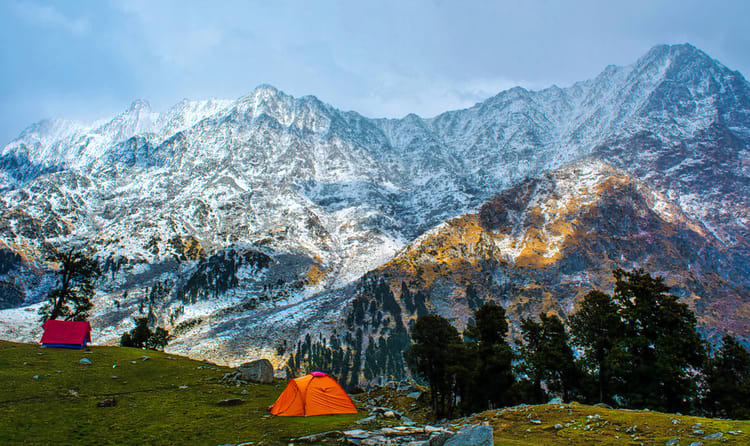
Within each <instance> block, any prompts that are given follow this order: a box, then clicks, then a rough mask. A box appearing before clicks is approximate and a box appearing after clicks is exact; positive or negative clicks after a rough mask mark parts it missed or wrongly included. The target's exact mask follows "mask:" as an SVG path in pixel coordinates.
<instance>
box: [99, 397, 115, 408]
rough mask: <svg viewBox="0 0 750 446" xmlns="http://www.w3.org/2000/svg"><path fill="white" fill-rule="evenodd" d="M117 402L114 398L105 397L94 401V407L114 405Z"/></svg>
mask: <svg viewBox="0 0 750 446" xmlns="http://www.w3.org/2000/svg"><path fill="white" fill-rule="evenodd" d="M116 404H117V402H116V401H115V399H114V398H107V399H105V400H101V401H99V402H98V403H96V407H114V406H115V405H116Z"/></svg>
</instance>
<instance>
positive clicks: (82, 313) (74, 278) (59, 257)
mask: <svg viewBox="0 0 750 446" xmlns="http://www.w3.org/2000/svg"><path fill="white" fill-rule="evenodd" d="M47 261H49V262H51V263H56V264H57V265H58V270H57V273H58V282H57V287H55V288H53V289H52V290H50V292H49V294H48V295H47V299H48V302H47V303H45V304H44V305H43V306H42V307H41V308H40V309H39V315H40V316H41V320H42V321H46V320H48V319H58V318H65V319H67V320H75V321H80V320H85V319H86V318H88V314H89V311H91V308H92V307H93V304H92V303H91V298H92V297H93V296H94V285H95V284H96V281H97V280H98V279H99V277H100V276H101V274H102V273H101V270H100V269H99V263H98V262H97V261H96V260H94V259H92V258H91V257H90V256H89V255H88V254H87V253H85V252H83V251H81V250H77V249H75V248H71V249H69V250H67V251H57V252H55V253H54V254H52V255H50V256H49V257H48V258H47ZM71 305H72V308H71Z"/></svg>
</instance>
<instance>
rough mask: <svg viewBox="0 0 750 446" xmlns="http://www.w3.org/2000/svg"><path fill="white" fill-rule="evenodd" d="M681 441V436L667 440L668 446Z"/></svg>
mask: <svg viewBox="0 0 750 446" xmlns="http://www.w3.org/2000/svg"><path fill="white" fill-rule="evenodd" d="M679 442H680V439H679V438H673V439H671V440H667V446H674V445H676V444H677V443H679Z"/></svg>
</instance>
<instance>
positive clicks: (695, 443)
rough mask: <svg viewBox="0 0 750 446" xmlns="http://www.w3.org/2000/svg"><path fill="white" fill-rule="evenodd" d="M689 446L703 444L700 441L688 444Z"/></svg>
mask: <svg viewBox="0 0 750 446" xmlns="http://www.w3.org/2000/svg"><path fill="white" fill-rule="evenodd" d="M690 446H703V442H702V441H694V442H692V443H690Z"/></svg>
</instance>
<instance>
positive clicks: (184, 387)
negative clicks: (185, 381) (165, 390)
mask: <svg viewBox="0 0 750 446" xmlns="http://www.w3.org/2000/svg"><path fill="white" fill-rule="evenodd" d="M187 388H188V386H184V385H183V386H179V387H178V389H187Z"/></svg>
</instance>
